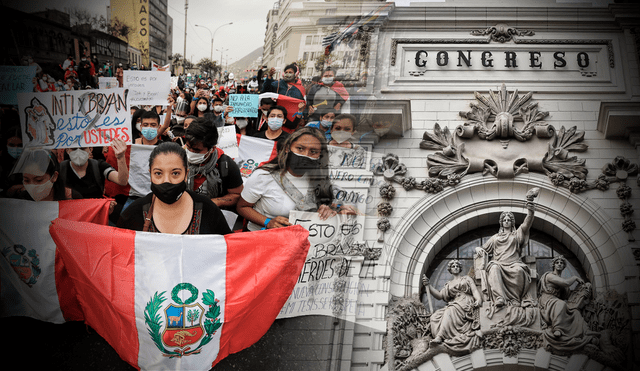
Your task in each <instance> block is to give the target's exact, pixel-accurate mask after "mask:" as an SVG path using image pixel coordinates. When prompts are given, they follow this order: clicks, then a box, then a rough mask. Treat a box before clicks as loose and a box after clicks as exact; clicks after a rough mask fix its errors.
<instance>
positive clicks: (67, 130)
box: [18, 88, 131, 149]
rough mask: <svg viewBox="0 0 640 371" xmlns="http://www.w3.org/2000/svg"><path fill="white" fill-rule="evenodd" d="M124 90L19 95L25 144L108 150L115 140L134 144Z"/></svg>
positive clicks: (28, 145) (44, 146) (27, 145)
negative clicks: (96, 147) (118, 139)
mask: <svg viewBox="0 0 640 371" xmlns="http://www.w3.org/2000/svg"><path fill="white" fill-rule="evenodd" d="M126 99H127V95H126V92H125V89H122V88H118V89H106V90H74V91H60V92H50V93H19V94H18V107H19V113H20V125H21V128H22V142H23V143H24V144H25V146H26V147H42V148H49V149H53V148H78V147H94V146H106V145H108V144H109V143H111V140H112V138H120V139H122V140H124V141H125V142H126V143H127V144H131V114H130V113H129V108H128V107H127V104H126Z"/></svg>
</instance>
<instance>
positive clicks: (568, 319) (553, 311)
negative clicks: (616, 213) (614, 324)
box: [538, 255, 597, 352]
mask: <svg viewBox="0 0 640 371" xmlns="http://www.w3.org/2000/svg"><path fill="white" fill-rule="evenodd" d="M552 266H553V270H552V271H549V272H546V273H544V274H543V275H542V277H540V281H538V293H539V295H540V299H539V300H540V304H539V305H540V317H541V318H542V320H543V321H544V322H545V323H546V325H547V328H546V329H545V330H544V331H543V337H544V341H545V347H547V348H550V349H551V350H555V351H559V352H571V351H575V350H578V349H580V348H582V347H584V346H585V345H587V344H589V343H591V342H592V341H594V336H595V335H597V333H596V332H592V331H590V330H589V328H588V327H587V324H586V322H585V321H584V319H583V318H582V315H581V314H580V311H579V308H580V303H581V302H582V301H583V300H584V299H585V296H588V295H590V292H591V285H590V284H589V283H585V282H584V281H583V280H582V279H581V278H580V277H577V276H573V277H569V278H562V277H561V275H562V271H563V270H564V268H565V267H566V266H567V261H566V259H565V258H564V257H563V256H562V255H560V256H558V257H557V258H555V259H553V262H552ZM576 282H577V283H578V287H577V288H576V290H575V291H574V292H573V293H571V290H570V289H569V287H570V286H571V285H573V284H574V283H576ZM565 300H568V301H569V302H567V301H565Z"/></svg>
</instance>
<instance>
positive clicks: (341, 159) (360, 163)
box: [327, 145, 371, 169]
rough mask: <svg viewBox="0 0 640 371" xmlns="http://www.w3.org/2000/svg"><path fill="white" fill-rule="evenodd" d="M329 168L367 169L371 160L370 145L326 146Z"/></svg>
mask: <svg viewBox="0 0 640 371" xmlns="http://www.w3.org/2000/svg"><path fill="white" fill-rule="evenodd" d="M327 151H328V152H329V166H331V168H334V169H335V168H351V169H367V168H368V166H369V163H370V162H371V146H366V145H365V146H361V145H356V146H355V148H353V149H351V148H344V147H337V146H327Z"/></svg>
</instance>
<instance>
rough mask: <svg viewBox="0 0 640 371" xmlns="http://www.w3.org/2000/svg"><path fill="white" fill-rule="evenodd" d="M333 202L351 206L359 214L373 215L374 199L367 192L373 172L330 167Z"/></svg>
mask: <svg viewBox="0 0 640 371" xmlns="http://www.w3.org/2000/svg"><path fill="white" fill-rule="evenodd" d="M329 179H331V184H332V186H333V196H334V198H335V203H336V204H338V205H341V206H351V207H353V208H355V209H356V211H357V212H358V214H359V215H375V213H376V210H375V209H376V205H375V204H376V200H375V199H374V197H373V195H372V194H370V193H369V189H370V188H371V187H372V185H373V184H374V182H375V178H374V176H373V173H372V172H370V171H367V170H360V169H330V170H329Z"/></svg>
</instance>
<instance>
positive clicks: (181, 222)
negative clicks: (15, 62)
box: [0, 56, 360, 234]
mask: <svg viewBox="0 0 640 371" xmlns="http://www.w3.org/2000/svg"><path fill="white" fill-rule="evenodd" d="M24 64H26V65H29V64H36V63H35V62H34V61H33V60H32V59H31V58H26V59H25V60H24ZM36 65H37V64H36ZM143 68H144V66H141V69H143ZM133 69H137V66H133ZM36 70H37V75H36V77H35V78H34V91H36V92H47V91H64V90H75V89H95V88H97V87H98V78H99V77H101V76H105V77H116V78H118V81H119V85H120V86H122V76H123V66H122V65H121V64H119V65H118V66H112V65H111V63H110V62H109V61H106V62H105V63H98V61H97V60H96V59H95V58H92V57H91V56H83V57H82V58H81V60H80V61H75V60H74V58H73V56H69V58H68V59H66V60H65V61H64V62H63V63H61V64H60V71H56V73H45V71H42V69H38V68H36ZM282 71H283V74H282V76H281V77H280V78H279V79H278V78H276V69H275V68H270V69H269V68H267V66H264V67H263V68H262V69H261V70H260V71H259V72H258V74H257V75H255V76H253V77H252V78H250V79H249V80H248V81H244V80H241V81H236V79H235V76H234V74H233V73H230V74H228V75H227V76H226V78H225V79H224V81H218V80H217V79H213V78H212V77H210V76H209V77H207V76H206V75H205V76H204V77H203V76H197V77H196V76H191V75H190V74H187V75H181V76H180V77H179V79H178V83H177V86H176V87H174V88H172V89H171V91H170V93H169V96H168V98H167V105H166V106H149V107H130V109H131V126H132V132H133V141H132V142H133V143H135V144H141V145H149V146H156V147H155V148H154V150H153V151H152V154H151V158H150V160H149V167H150V168H149V171H150V173H151V176H150V179H151V185H150V189H151V191H152V193H150V194H149V195H147V196H145V197H140V198H137V197H132V196H130V195H129V194H128V192H127V191H126V186H127V184H128V180H129V176H130V174H129V169H128V165H127V161H126V159H127V158H128V156H129V154H130V151H131V147H130V146H127V145H126V144H125V143H124V142H123V141H122V140H120V139H113V140H112V141H111V144H110V146H107V147H93V148H92V147H87V148H74V149H66V150H42V149H39V150H30V149H28V148H27V149H23V146H22V135H21V130H20V123H19V116H18V112H17V110H16V109H15V107H10V106H5V107H4V108H3V109H2V112H0V123H1V128H2V154H1V163H0V166H1V170H0V171H1V177H2V178H1V179H0V188H1V189H2V193H1V194H2V196H3V197H14V198H23V199H28V200H35V201H46V200H65V199H78V198H99V197H109V198H113V199H114V201H113V202H112V205H111V209H110V215H111V216H110V221H111V223H112V224H113V225H118V226H120V227H123V228H131V229H137V230H145V231H156V232H165V233H204V234H207V233H216V234H225V233H229V232H231V230H234V231H242V230H244V231H247V230H251V231H252V230H258V229H267V228H278V227H282V226H287V225H290V222H289V220H288V215H289V211H291V210H304V211H317V212H318V213H319V215H320V217H321V218H322V219H326V218H329V217H331V216H333V215H335V214H336V213H354V212H355V209H354V208H353V207H349V206H346V207H345V206H344V205H339V204H337V203H336V202H335V200H334V191H335V189H332V185H331V183H330V182H329V178H328V166H329V164H328V159H329V155H328V146H336V147H343V148H347V149H358V148H360V147H359V146H358V143H357V139H356V137H355V133H356V131H357V119H356V118H355V117H354V116H352V115H350V114H348V113H345V112H342V109H343V107H344V106H345V104H346V103H347V102H348V101H349V98H350V93H349V90H348V89H347V88H346V87H345V86H344V85H343V84H341V83H340V82H339V81H336V79H335V71H333V70H332V69H331V68H326V69H325V70H324V71H322V73H321V74H320V75H319V76H317V78H314V79H313V80H312V81H311V84H303V82H302V81H301V80H300V78H299V72H300V69H299V67H298V66H297V65H296V64H290V65H287V66H285V67H284V68H283V70H282ZM53 75H59V76H60V78H58V79H55V78H53V77H52V76H53ZM352 92H353V91H352ZM259 93H275V94H272V95H271V96H269V97H265V98H262V99H261V100H260V101H259V108H258V110H257V117H233V115H231V113H232V112H233V110H234V109H233V107H232V106H231V105H229V95H230V94H259ZM279 96H286V97H291V98H295V99H297V100H298V101H296V102H297V111H296V112H288V110H287V108H285V107H284V106H283V105H281V104H279V103H278V97H279ZM294 109H295V108H294ZM289 110H291V107H289ZM161 115H164V120H162V121H161ZM292 117H293V118H292ZM223 126H235V130H236V133H237V134H239V135H246V136H253V137H257V138H261V139H265V140H271V141H274V142H276V143H277V145H276V149H277V156H275V157H274V158H273V159H272V160H271V161H269V162H268V163H265V164H262V165H261V166H260V167H259V168H258V169H257V170H256V171H254V173H253V174H252V175H251V176H250V177H249V178H247V179H243V177H242V176H241V174H240V170H239V167H238V165H237V164H236V163H235V162H234V161H233V160H232V159H231V158H230V157H229V156H227V155H226V154H225V153H224V152H223V151H222V150H221V149H220V148H218V147H217V143H218V130H217V128H219V127H223ZM223 210H224V211H227V212H232V213H237V215H239V216H240V217H239V218H238V221H239V223H236V225H235V227H232V228H228V227H227V224H226V223H225V218H224V217H223V215H222V213H221V211H223ZM145 221H147V222H146V223H145ZM196 226H197V227H196Z"/></svg>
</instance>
